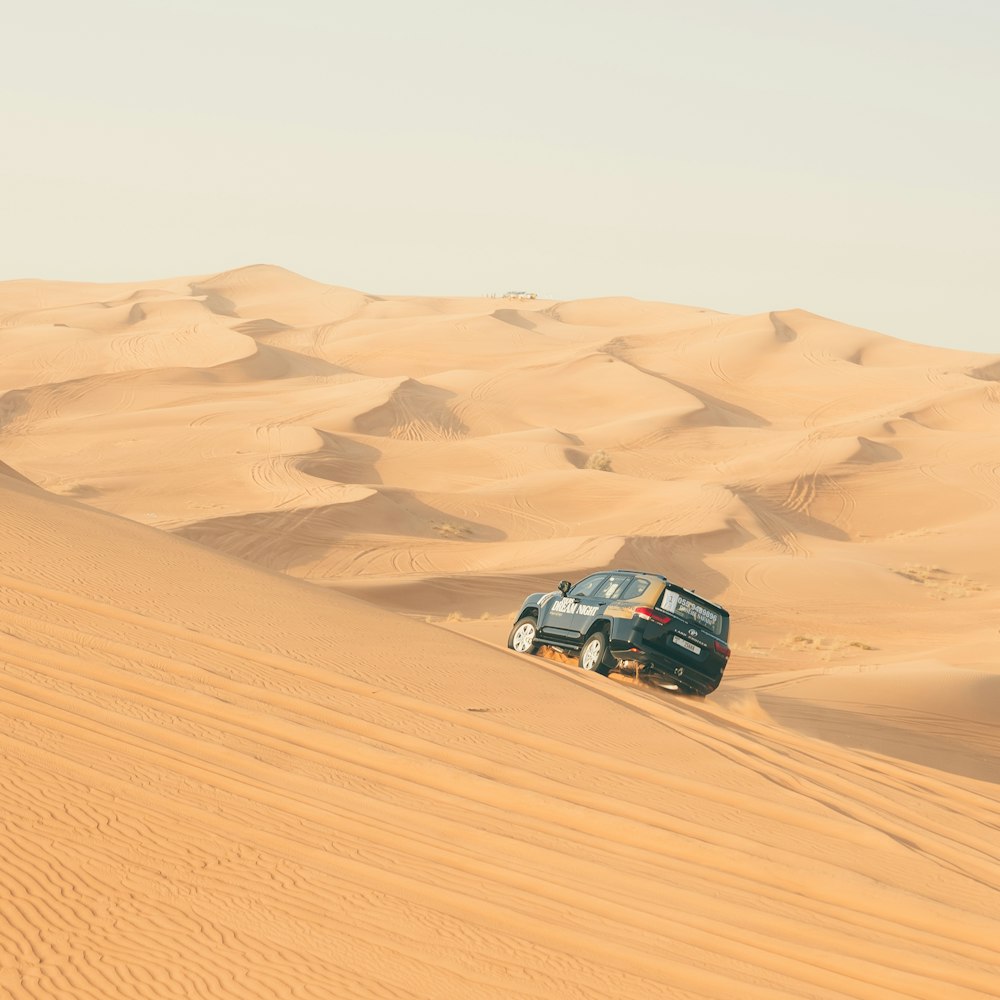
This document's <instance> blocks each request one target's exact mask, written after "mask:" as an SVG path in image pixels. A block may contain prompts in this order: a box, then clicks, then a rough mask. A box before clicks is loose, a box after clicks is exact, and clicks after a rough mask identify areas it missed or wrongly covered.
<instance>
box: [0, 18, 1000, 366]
mask: <svg viewBox="0 0 1000 1000" xmlns="http://www.w3.org/2000/svg"><path fill="white" fill-rule="evenodd" d="M8 21H9V23H8V25H7V28H8V78H9V79H13V80H16V81H17V82H18V92H17V99H16V101H11V100H8V102H7V108H6V113H5V124H4V136H5V139H6V145H7V148H8V149H9V150H10V151H12V154H13V155H8V157H7V158H6V160H5V162H4V163H3V165H0V177H2V179H3V183H2V189H0V191H2V193H0V206H2V209H3V213H4V217H5V221H6V227H5V228H6V231H7V235H8V239H7V240H5V241H4V244H3V246H2V248H0V280H3V279H13V278H25V277H31V278H41V279H48V280H80V281H111V282H114V281H133V280H142V279H155V278H163V277H170V276H173V275H180V274H201V273H210V272H218V271H222V270H226V269H229V268H234V267H240V266H244V265H247V264H252V263H257V262H268V263H275V264H279V265H281V266H283V267H287V268H289V269H291V270H294V271H297V272H299V273H301V274H304V275H307V276H308V277H311V278H314V279H316V280H320V281H324V282H330V283H333V284H338V285H346V286H351V287H354V288H359V289H362V290H364V291H366V292H371V293H374V294H386V295H408V294H410V295H439V294H440V295H483V294H490V293H502V292H504V291H506V290H508V289H511V288H525V289H530V290H531V291H535V292H537V293H538V294H539V296H541V297H545V298H556V299H570V298H594V297H602V296H615V295H623V296H633V297H635V298H640V299H647V300H656V301H668V302H678V303H687V304H691V305H698V306H704V307H707V308H712V309H718V310H720V311H724V312H733V313H755V312H762V311H765V310H772V309H785V308H792V307H801V308H803V309H807V310H809V311H811V312H815V313H819V314H821V315H825V316H830V317H832V318H834V319H837V320H840V321H842V322H845V323H850V324H853V325H858V326H862V327H867V328H869V329H874V330H878V331H880V332H883V333H887V334H891V335H892V336H896V337H900V338H903V339H906V340H912V341H918V342H924V343H933V344H939V345H942V346H950V347H959V348H965V349H972V350H980V351H987V352H991V353H997V352H1000V332H998V323H997V320H996V316H995V311H994V309H993V301H992V294H991V292H992V285H993V282H994V280H995V279H994V277H993V276H994V275H995V274H996V273H997V270H998V266H1000V251H998V248H997V245H996V239H995V232H996V231H998V228H1000V227H998V223H1000V196H998V193H997V185H996V180H995V178H996V177H997V176H998V175H1000V142H998V139H997V136H996V129H995V122H996V120H997V112H998V110H1000V108H998V104H1000V100H998V95H1000V86H998V84H1000V69H998V67H997V64H996V60H995V59H994V58H993V53H994V51H995V47H996V43H997V41H998V39H1000V31H998V28H1000V13H998V12H997V10H996V9H995V8H993V7H992V6H991V5H987V4H985V3H980V2H967V3H962V4H959V5H957V6H956V7H953V8H950V9H949V12H948V16H947V17H944V16H941V15H940V14H939V8H937V6H936V5H931V4H928V3H923V2H916V3H906V4H903V3H899V2H890V0H882V2H877V3H874V4H861V3H860V2H854V0H851V2H847V3H843V4H841V5H839V6H838V7H837V8H836V9H830V10H824V11H815V10H811V11H809V10H803V9H802V8H801V7H800V6H799V5H795V4H792V3H790V2H767V3H760V4H756V5H753V9H752V10H750V9H748V7H747V5H745V4H738V3H735V2H715V3H709V4H707V5H701V6H700V7H699V8H698V9H696V10H691V9H688V8H687V7H686V6H685V7H681V6H680V5H676V4H669V3H668V4H658V5H651V4H646V3H625V4H620V5H616V6H615V7H614V8H609V7H605V6H604V5H595V4H585V5H576V4H569V3H567V2H565V0H553V2H549V3H542V4H531V5H529V4H526V3H523V2H515V3H514V4H511V5H508V7H507V8H505V12H504V15H503V16H502V17H501V16H497V15H496V14H491V15H489V16H488V15H487V14H486V13H485V12H484V11H481V10H475V9H469V8H468V6H467V5H462V4H458V3H451V2H448V3H442V2H437V3H431V4H429V5H423V6H421V7H419V8H416V7H411V6H409V5H405V4H401V3H398V2H391V3H373V4H369V5H366V6H365V7H364V8H363V9H357V10H355V9H351V10H349V11H347V12H341V11H340V10H339V9H337V8H331V7H328V6H326V5H322V4H318V3H316V2H314V0H302V2H299V3H297V4H292V5H290V6H285V7H283V8H281V9H279V8H277V7H275V6H273V5H271V4H262V3H249V4H239V5H237V4H234V3H230V2H219V3H216V4H214V5H212V7H211V8H210V9H206V8H203V7H202V6H201V5H195V4H193V3H192V2H190V0H181V2H179V3H174V4H170V5H167V4H165V3H161V2H158V0H155V2H150V3H147V4H144V5H142V6H141V8H140V7H138V6H136V5H134V4H128V3H125V2H120V0H117V2H108V0H103V2H98V3H96V4H92V5H88V6H87V7H86V8H82V7H78V6H76V5H72V4H69V3H67V2H65V0H56V2H53V3H49V4H46V5H38V6H35V7H31V8H25V9H22V10H20V11H18V13H17V14H16V15H14V16H11V17H9V18H8Z"/></svg>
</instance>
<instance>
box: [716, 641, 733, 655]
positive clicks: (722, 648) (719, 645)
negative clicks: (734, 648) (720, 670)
mask: <svg viewBox="0 0 1000 1000" xmlns="http://www.w3.org/2000/svg"><path fill="white" fill-rule="evenodd" d="M715 651H716V652H717V653H718V654H719V656H721V657H722V658H723V659H724V660H728V659H729V653H730V649H729V647H728V646H727V645H726V644H725V643H724V642H719V640H718V639H716V640H715Z"/></svg>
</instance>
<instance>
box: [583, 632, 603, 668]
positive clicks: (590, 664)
mask: <svg viewBox="0 0 1000 1000" xmlns="http://www.w3.org/2000/svg"><path fill="white" fill-rule="evenodd" d="M600 648H601V643H600V641H599V640H597V639H591V640H590V642H588V643H587V646H586V648H585V649H584V651H583V669H584V670H593V669H594V667H595V666H597V653H598V651H599V650H600Z"/></svg>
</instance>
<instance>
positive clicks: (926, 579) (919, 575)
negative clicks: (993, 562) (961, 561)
mask: <svg viewBox="0 0 1000 1000" xmlns="http://www.w3.org/2000/svg"><path fill="white" fill-rule="evenodd" d="M893 572H894V573H896V574H898V575H899V576H901V577H903V578H904V579H906V580H909V581H910V582H911V583H916V584H919V585H920V586H922V587H926V588H927V589H928V590H929V591H930V595H931V596H932V597H936V598H937V599H938V600H940V601H946V600H948V598H950V597H971V596H972V595H973V594H976V593H980V592H982V591H984V590H986V587H985V586H984V585H983V584H982V583H979V582H978V581H977V580H972V579H970V578H969V577H967V576H956V575H955V574H953V573H949V572H948V570H946V569H941V568H940V567H939V566H919V565H915V564H913V563H909V564H907V565H906V566H903V567H902V568H900V569H895V570H893Z"/></svg>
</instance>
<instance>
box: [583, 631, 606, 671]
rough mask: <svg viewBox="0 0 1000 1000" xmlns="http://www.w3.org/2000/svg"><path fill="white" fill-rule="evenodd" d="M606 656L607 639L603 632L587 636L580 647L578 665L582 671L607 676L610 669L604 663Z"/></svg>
mask: <svg viewBox="0 0 1000 1000" xmlns="http://www.w3.org/2000/svg"><path fill="white" fill-rule="evenodd" d="M607 655H608V637H607V635H605V634H604V633H603V632H595V633H594V634H593V635H592V636H589V637H588V639H587V641H586V642H585V643H584V644H583V645H582V646H581V647H580V657H579V663H580V666H581V667H582V668H583V669H584V670H592V671H593V672H594V673H598V674H604V675H605V676H607V674H608V673H609V672H610V669H611V668H610V667H609V666H608V664H607V663H606V662H605V660H606V659H607Z"/></svg>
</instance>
